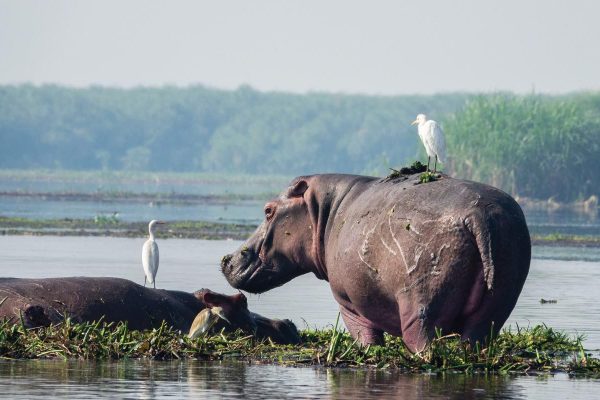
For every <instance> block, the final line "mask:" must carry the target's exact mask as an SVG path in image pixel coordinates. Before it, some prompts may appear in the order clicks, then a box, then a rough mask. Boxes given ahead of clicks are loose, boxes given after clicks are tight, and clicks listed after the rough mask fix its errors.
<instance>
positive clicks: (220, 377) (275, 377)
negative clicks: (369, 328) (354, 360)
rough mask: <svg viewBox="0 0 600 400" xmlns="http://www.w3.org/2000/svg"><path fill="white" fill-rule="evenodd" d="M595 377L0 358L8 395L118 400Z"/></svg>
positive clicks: (499, 388)
mask: <svg viewBox="0 0 600 400" xmlns="http://www.w3.org/2000/svg"><path fill="white" fill-rule="evenodd" d="M596 383H597V382H596V381H593V380H586V379H572V378H569V377H568V376H567V375H565V374H561V375H557V376H552V375H543V376H506V375H505V376H499V375H493V376H484V375H475V376H466V375H461V374H440V375H433V374H432V375H428V374H419V375H409V374H402V373H400V372H398V371H377V370H349V369H325V368H307V367H299V368H296V367H283V366H273V365H257V364H248V363H244V362H212V363H206V362H200V361H173V362H161V361H149V360H126V361H120V362H86V361H47V360H32V361H0V386H2V387H3V393H2V395H3V396H6V397H9V398H15V399H16V398H41V397H44V398H47V397H58V396H68V397H69V398H73V399H83V398H90V397H98V396H104V397H117V398H138V399H153V398H158V397H166V396H173V397H183V398H197V397H202V398H225V399H235V398H247V399H258V398H261V399H262V398H331V399H358V398H365V397H383V398H402V399H423V398H428V399H488V398H489V399H491V398H494V399H503V398H506V399H518V398H538V399H545V398H548V397H550V398H564V397H576V398H586V395H589V393H591V390H592V389H593V388H594V387H595V385H596Z"/></svg>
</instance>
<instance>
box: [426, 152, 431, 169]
mask: <svg viewBox="0 0 600 400" xmlns="http://www.w3.org/2000/svg"><path fill="white" fill-rule="evenodd" d="M430 162H431V157H429V156H427V172H429V163H430Z"/></svg>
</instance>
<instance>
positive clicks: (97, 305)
mask: <svg viewBox="0 0 600 400" xmlns="http://www.w3.org/2000/svg"><path fill="white" fill-rule="evenodd" d="M216 306H218V307H221V308H222V309H223V311H224V313H225V315H226V316H227V319H228V321H230V322H231V325H227V326H219V328H221V327H225V328H226V329H231V330H235V329H238V328H239V329H242V330H243V331H245V332H248V333H252V334H255V335H256V336H257V337H258V338H267V337H270V338H271V339H272V340H273V341H275V342H279V343H298V342H299V341H300V338H299V336H298V331H297V329H296V326H295V325H294V324H293V323H292V322H291V321H289V320H272V319H268V318H265V317H262V316H260V315H258V314H255V313H253V312H250V311H249V310H248V302H247V300H246V297H245V296H244V295H243V294H241V293H239V294H235V295H232V296H228V295H224V294H220V293H215V292H213V291H211V290H208V289H201V290H198V291H196V292H194V293H186V292H180V291H176V290H155V289H150V288H144V287H143V286H141V285H138V284H137V283H134V282H131V281H129V280H126V279H119V278H88V277H74V278H48V279H17V278H0V319H9V320H10V321H12V322H13V323H19V322H20V320H21V316H22V318H23V322H24V324H25V326H26V327H28V328H34V327H39V326H48V325H50V324H56V323H59V322H61V321H63V320H64V318H65V316H67V315H68V316H69V317H71V319H72V320H73V321H75V322H84V321H87V322H91V321H98V320H100V318H103V320H104V321H106V322H119V321H127V323H128V326H129V327H130V328H131V329H136V330H143V329H151V328H157V327H159V326H160V325H161V323H162V321H163V320H164V321H165V322H166V323H167V324H168V325H170V326H172V327H174V328H175V329H179V330H181V331H183V332H187V331H188V330H189V329H190V326H191V324H192V321H193V320H194V318H195V317H196V315H197V314H198V312H200V311H201V310H203V309H204V308H206V307H216Z"/></svg>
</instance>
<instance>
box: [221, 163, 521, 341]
mask: <svg viewBox="0 0 600 400" xmlns="http://www.w3.org/2000/svg"><path fill="white" fill-rule="evenodd" d="M417 181H418V175H416V174H415V175H405V176H400V177H398V178H396V179H378V178H372V177H365V176H356V175H338V174H326V175H314V176H305V177H299V178H296V179H295V180H294V181H293V182H292V184H291V186H290V187H289V188H288V189H287V190H286V191H285V192H284V193H282V195H281V196H280V197H279V198H277V199H275V200H273V201H270V202H268V203H267V204H266V205H265V220H264V221H263V223H262V224H261V225H260V226H259V227H258V229H257V231H256V232H255V233H254V234H253V235H252V236H251V237H250V238H249V239H248V240H247V241H246V243H245V244H244V245H243V246H242V247H241V248H240V249H239V250H238V251H236V252H235V253H234V254H231V255H228V256H225V257H223V260H222V262H221V268H222V270H223V273H224V275H225V277H226V278H227V280H228V281H229V283H230V284H231V285H232V286H233V287H235V288H238V289H244V290H247V291H249V292H263V291H266V290H269V289H271V288H274V287H276V286H279V285H282V284H284V283H286V282H288V281H289V280H291V279H292V278H294V277H296V276H299V275H301V274H305V273H308V272H312V273H314V274H315V275H316V276H317V277H318V278H320V279H325V280H328V281H329V283H330V286H331V290H332V292H333V295H334V297H335V299H336V301H337V302H338V303H339V305H340V311H341V313H342V317H343V319H344V322H345V323H346V326H347V328H348V330H349V331H350V333H351V334H352V336H354V337H355V338H359V339H360V341H361V342H362V343H363V344H367V343H381V342H382V340H383V332H388V333H390V334H392V335H397V336H402V337H403V339H404V341H405V343H406V344H407V346H408V347H409V348H410V349H411V350H413V351H419V350H421V349H422V348H423V347H424V346H425V345H426V344H427V343H428V342H429V341H430V340H431V339H432V338H433V336H434V335H435V328H440V329H441V330H442V332H443V333H444V334H446V333H451V332H455V333H460V334H461V335H462V337H463V339H465V340H483V339H484V338H485V337H486V336H487V335H488V334H489V333H490V332H491V330H490V329H493V331H494V332H495V333H498V331H499V330H500V328H501V327H502V325H503V324H504V322H505V321H506V319H507V318H508V316H509V314H510V313H511V311H512V309H513V308H514V306H515V304H516V302H517V298H518V297H519V294H520V292H521V289H522V288H523V284H524V282H525V279H526V277H527V273H528V271H529V262H530V258H531V243H530V239H529V232H528V230H527V225H526V223H525V218H524V216H523V213H522V211H521V208H520V207H519V206H518V204H517V203H516V202H515V201H514V200H513V199H512V198H511V197H510V196H509V195H507V194H506V193H504V192H502V191H500V190H498V189H496V188H493V187H491V186H487V185H484V184H480V183H475V182H470V181H464V180H457V179H453V178H450V177H448V176H445V175H443V176H442V177H441V178H440V179H439V180H437V181H434V182H429V183H425V184H418V185H417V184H416V183H417ZM492 323H493V327H492Z"/></svg>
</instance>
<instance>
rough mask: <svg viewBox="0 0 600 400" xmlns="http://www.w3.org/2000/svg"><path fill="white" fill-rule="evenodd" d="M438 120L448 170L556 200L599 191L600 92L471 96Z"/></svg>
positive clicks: (518, 193)
mask: <svg viewBox="0 0 600 400" xmlns="http://www.w3.org/2000/svg"><path fill="white" fill-rule="evenodd" d="M444 127H445V129H446V136H447V139H448V147H449V153H450V157H449V164H448V166H447V168H448V170H449V171H451V173H452V174H453V175H456V176H460V177H464V178H467V179H472V180H475V181H480V182H488V183H490V184H492V185H494V186H496V187H499V188H502V189H504V190H505V191H507V192H509V193H511V194H513V195H515V196H520V197H530V198H542V199H548V198H551V199H553V200H555V201H556V202H573V201H576V200H586V199H590V197H591V196H598V195H600V164H599V163H598V155H600V95H597V94H596V95H592V94H589V95H586V94H579V95H571V96H557V97H550V96H540V95H529V96H516V95H511V94H495V95H487V96H477V97H474V98H471V99H469V100H468V101H467V102H466V104H465V106H464V107H463V108H462V109H461V110H460V111H459V112H457V113H455V114H453V115H452V116H451V117H449V118H448V119H447V120H446V121H444ZM592 199H593V197H592ZM591 202H593V203H594V204H595V207H596V208H597V206H598V205H597V198H596V201H595V202H594V201H593V200H592V201H591Z"/></svg>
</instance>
